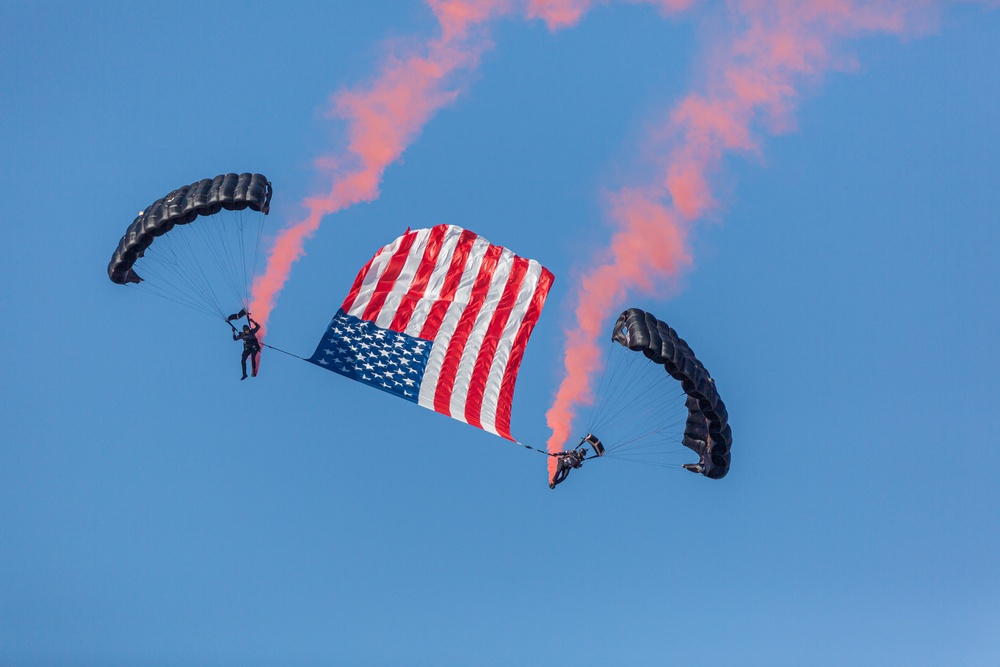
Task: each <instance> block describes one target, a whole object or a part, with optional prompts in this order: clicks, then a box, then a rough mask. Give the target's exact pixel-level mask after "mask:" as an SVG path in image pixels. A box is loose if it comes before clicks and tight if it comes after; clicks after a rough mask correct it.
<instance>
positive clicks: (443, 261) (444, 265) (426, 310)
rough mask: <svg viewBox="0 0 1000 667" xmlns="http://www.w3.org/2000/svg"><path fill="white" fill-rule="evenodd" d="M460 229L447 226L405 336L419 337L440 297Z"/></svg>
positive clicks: (460, 234)
mask: <svg viewBox="0 0 1000 667" xmlns="http://www.w3.org/2000/svg"><path fill="white" fill-rule="evenodd" d="M462 231H463V230H462V229H461V228H459V227H455V226H454V225H449V226H448V232H447V233H446V235H445V238H444V242H443V243H442V244H441V252H440V253H439V254H438V258H437V263H436V264H435V265H434V273H432V274H431V277H430V280H428V282H427V289H426V290H424V296H423V297H422V298H421V299H420V301H418V302H417V305H416V308H414V310H413V315H412V316H411V317H410V322H409V324H407V325H406V330H405V331H404V333H405V334H406V335H407V336H419V335H420V332H421V331H422V330H423V328H424V322H426V321H427V315H428V314H430V312H431V306H433V305H434V302H435V301H437V298H438V297H439V296H440V295H441V288H442V287H444V280H445V278H446V277H447V276H448V267H450V266H451V258H452V256H453V255H454V254H455V247H456V246H457V245H458V239H459V237H461V236H462Z"/></svg>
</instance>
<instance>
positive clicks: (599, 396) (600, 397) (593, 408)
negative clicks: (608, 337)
mask: <svg viewBox="0 0 1000 667" xmlns="http://www.w3.org/2000/svg"><path fill="white" fill-rule="evenodd" d="M612 345H614V342H611V343H609V344H608V353H607V354H605V355H604V369H603V370H602V371H601V381H600V382H599V383H598V384H597V393H596V394H595V395H594V402H593V403H591V404H590V417H589V418H588V420H587V431H588V432H590V433H593V432H594V431H593V426H594V415H595V413H596V412H597V406H599V405H601V404H602V403H603V402H604V387H605V380H606V379H607V376H608V364H609V363H610V362H611V352H612V347H611V346H612Z"/></svg>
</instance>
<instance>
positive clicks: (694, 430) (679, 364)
mask: <svg viewBox="0 0 1000 667" xmlns="http://www.w3.org/2000/svg"><path fill="white" fill-rule="evenodd" d="M611 340H613V341H614V342H616V343H618V344H620V345H622V346H623V347H626V348H628V349H630V350H634V351H636V352H642V353H643V354H644V355H645V356H646V357H647V358H648V359H649V360H650V361H652V362H653V363H655V364H661V365H662V366H663V367H664V368H665V369H666V371H667V373H669V374H670V376H671V377H673V378H674V379H676V380H679V381H680V383H681V387H682V389H683V390H684V393H685V394H687V400H686V405H687V409H688V417H687V423H686V424H685V427H684V438H683V440H682V443H683V444H684V446H685V447H688V448H690V449H692V450H694V451H695V452H696V453H697V454H698V456H699V457H700V461H699V462H698V464H696V465H690V464H689V465H687V466H685V467H686V468H688V469H689V470H693V471H695V472H700V473H701V474H703V475H705V476H706V477H710V478H712V479H721V478H722V477H725V476H726V473H727V472H729V460H730V454H729V450H730V447H731V446H732V444H733V433H732V430H731V429H730V428H729V423H728V422H729V415H728V413H727V412H726V406H725V404H724V403H723V402H722V399H721V398H720V397H719V392H718V391H717V390H716V388H715V380H713V379H712V376H711V375H710V374H709V372H708V370H707V369H706V368H705V366H704V365H703V364H702V363H701V362H700V361H699V360H698V358H697V357H695V356H694V352H692V351H691V348H690V347H689V346H688V344H687V343H686V342H684V339H682V338H680V337H679V336H678V335H677V332H676V331H674V330H673V329H672V328H670V326H668V325H667V324H666V323H665V322H661V321H660V320H657V319H656V318H655V317H654V316H652V315H650V314H649V313H647V312H645V311H643V310H639V309H638V308H629V309H628V310H626V311H625V312H623V313H622V314H621V315H620V316H619V317H618V321H617V322H615V328H614V329H613V331H612V334H611Z"/></svg>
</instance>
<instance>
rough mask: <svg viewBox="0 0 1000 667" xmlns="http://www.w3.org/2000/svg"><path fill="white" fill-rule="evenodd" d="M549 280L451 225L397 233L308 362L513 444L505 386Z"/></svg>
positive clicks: (540, 270)
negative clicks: (510, 441)
mask: <svg viewBox="0 0 1000 667" xmlns="http://www.w3.org/2000/svg"><path fill="white" fill-rule="evenodd" d="M552 281H553V276H552V273H551V272H550V271H549V270H548V269H546V268H545V267H543V266H542V265H541V264H539V263H538V262H536V261H535V260H531V259H525V258H522V257H518V256H517V255H515V254H514V253H513V252H511V251H510V250H507V249H506V248H503V247H501V246H496V245H492V244H490V242H489V241H487V240H486V239H484V238H483V237H481V236H478V235H476V234H475V233H473V232H470V231H468V230H464V229H462V228H460V227H456V226H454V225H437V226H435V227H431V228H429V229H418V230H413V231H409V230H407V232H406V233H405V234H403V235H402V236H400V237H399V238H397V239H396V240H395V241H393V242H392V243H390V244H389V245H387V246H384V247H383V248H382V249H380V250H379V251H378V252H377V253H376V254H375V256H374V257H372V259H371V260H370V261H369V262H368V264H366V265H365V266H364V267H363V268H362V269H361V271H360V272H359V273H358V276H357V278H356V279H355V281H354V284H353V286H352V287H351V290H350V292H349V293H348V295H347V298H346V299H345V300H344V303H343V304H342V305H341V307H340V309H339V310H338V311H337V313H336V314H335V315H334V317H333V320H332V321H331V322H330V326H329V327H328V328H327V330H326V332H325V333H324V334H323V338H322V339H321V340H320V342H319V345H318V346H317V347H316V352H315V353H314V354H313V356H312V357H310V358H309V359H308V361H310V362H312V363H314V364H317V365H319V366H321V367H323V368H326V369H327V370H331V371H333V372H335V373H339V374H341V375H344V376H345V377H348V378H351V379H352V380H356V381H358V382H361V383H363V384H368V385H370V386H373V387H376V388H378V389H381V390H383V391H387V392H389V393H391V394H394V395H396V396H399V397H400V398H404V399H406V400H409V401H412V402H414V403H417V404H418V405H422V406H423V407H425V408H429V409H431V410H434V411H435V412H440V413H441V414H443V415H447V416H449V417H452V418H453V419H458V420H459V421H464V422H466V423H468V424H471V425H472V426H475V427H477V428H481V429H483V430H485V431H489V432H490V433H494V434H496V435H499V436H500V437H502V438H506V439H508V440H514V438H513V436H511V433H510V412H511V405H512V401H513V396H514V384H515V382H516V380H517V372H518V369H519V368H520V365H521V358H522V356H523V355H524V350H525V347H526V346H527V343H528V338H529V337H530V336H531V332H532V330H533V329H534V326H535V323H536V322H537V321H538V317H539V316H540V315H541V312H542V308H543V307H544V306H545V298H546V296H547V295H548V292H549V289H550V288H551V286H552Z"/></svg>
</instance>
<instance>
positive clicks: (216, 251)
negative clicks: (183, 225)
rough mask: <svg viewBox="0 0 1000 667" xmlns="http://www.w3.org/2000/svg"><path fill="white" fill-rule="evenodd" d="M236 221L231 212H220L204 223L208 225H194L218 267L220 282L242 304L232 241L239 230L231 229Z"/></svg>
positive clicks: (238, 274)
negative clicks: (223, 283) (224, 284)
mask: <svg viewBox="0 0 1000 667" xmlns="http://www.w3.org/2000/svg"><path fill="white" fill-rule="evenodd" d="M228 218H232V219H228ZM236 220H237V218H236V216H235V214H234V212H233V211H227V212H226V213H222V212H220V214H217V215H215V216H211V217H210V218H209V219H207V220H205V221H204V222H205V223H208V224H201V225H196V228H197V229H198V234H199V235H200V236H201V239H202V242H203V245H204V246H205V247H206V248H207V249H208V251H209V253H210V254H211V255H212V257H213V260H214V262H215V265H216V266H217V267H218V269H219V273H221V277H222V281H223V282H225V283H226V285H227V286H228V287H229V291H230V293H231V294H232V295H233V297H234V298H235V299H236V300H237V301H239V302H241V304H242V301H243V298H242V292H243V290H242V289H240V286H239V281H240V272H239V270H238V268H237V266H238V263H237V258H236V257H235V252H234V250H235V249H234V248H233V241H232V236H233V235H234V234H235V235H239V230H238V229H233V227H235V226H236V225H235V224H234V223H235V221H236ZM227 223H229V224H227ZM193 226H194V225H193Z"/></svg>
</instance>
